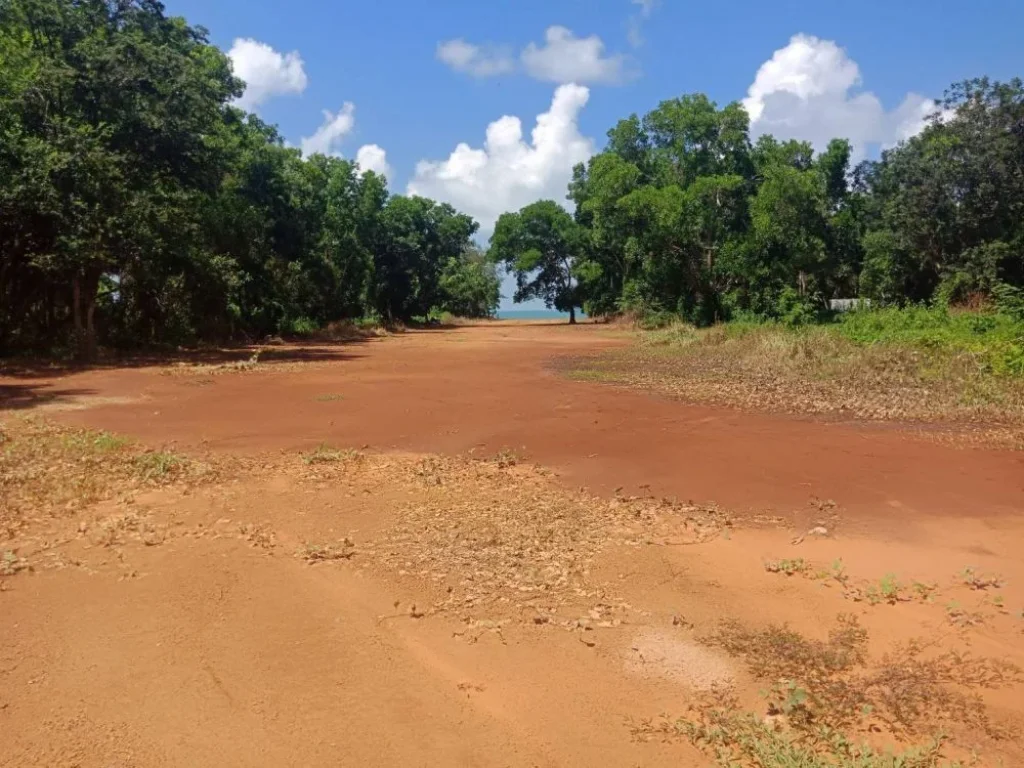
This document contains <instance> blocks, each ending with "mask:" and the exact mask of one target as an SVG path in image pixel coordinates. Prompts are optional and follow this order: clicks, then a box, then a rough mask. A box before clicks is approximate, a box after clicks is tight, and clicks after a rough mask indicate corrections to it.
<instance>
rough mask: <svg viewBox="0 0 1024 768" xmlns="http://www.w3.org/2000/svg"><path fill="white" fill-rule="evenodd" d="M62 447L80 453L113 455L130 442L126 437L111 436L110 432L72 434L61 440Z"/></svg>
mask: <svg viewBox="0 0 1024 768" xmlns="http://www.w3.org/2000/svg"><path fill="white" fill-rule="evenodd" d="M61 442H62V443H63V444H64V447H65V448H67V449H70V450H75V451H80V452H82V453H91V452H96V453H113V452H114V451H119V450H121V449H122V448H124V447H125V446H126V445H128V444H129V443H130V442H131V441H130V440H128V438H126V437H121V436H119V435H113V434H111V433H110V432H86V431H83V432H72V433H69V434H66V435H64V436H63V437H62V438H61Z"/></svg>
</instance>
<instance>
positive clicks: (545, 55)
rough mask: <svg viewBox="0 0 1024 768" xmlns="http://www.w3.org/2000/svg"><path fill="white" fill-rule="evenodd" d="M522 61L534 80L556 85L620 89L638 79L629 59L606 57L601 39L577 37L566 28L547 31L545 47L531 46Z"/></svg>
mask: <svg viewBox="0 0 1024 768" xmlns="http://www.w3.org/2000/svg"><path fill="white" fill-rule="evenodd" d="M521 59H522V61H523V66H524V67H525V68H526V72H527V73H528V74H529V75H530V76H531V77H535V78H537V79H538V80H547V81H549V82H553V83H601V84H604V85H618V84H620V83H623V82H625V81H627V80H630V79H632V78H633V77H635V76H636V72H635V71H634V70H633V69H632V67H631V63H630V61H629V59H628V58H627V57H626V56H623V55H622V54H615V55H612V56H605V55H604V42H603V41H602V40H601V38H600V37H598V36H597V35H591V36H590V37H576V36H575V35H573V33H572V30H570V29H566V28H565V27H558V26H555V27H548V30H547V32H545V33H544V46H543V47H541V46H538V45H537V44H536V43H530V44H529V45H528V46H526V48H525V49H523V53H522V56H521Z"/></svg>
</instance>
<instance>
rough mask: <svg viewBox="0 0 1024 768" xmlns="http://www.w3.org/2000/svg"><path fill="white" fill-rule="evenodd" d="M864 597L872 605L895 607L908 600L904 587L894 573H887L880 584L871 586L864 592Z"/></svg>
mask: <svg viewBox="0 0 1024 768" xmlns="http://www.w3.org/2000/svg"><path fill="white" fill-rule="evenodd" d="M864 596H865V597H866V598H867V601H868V602H869V603H871V604H872V605H878V604H879V603H888V604H889V605H895V604H896V603H899V602H902V601H905V600H907V599H908V598H907V597H906V596H905V595H904V594H903V585H902V584H900V582H899V580H898V579H897V578H896V574H894V573H887V574H885V576H883V577H882V580H881V581H879V582H878V584H872V585H870V586H869V587H868V588H867V589H866V590H865V591H864Z"/></svg>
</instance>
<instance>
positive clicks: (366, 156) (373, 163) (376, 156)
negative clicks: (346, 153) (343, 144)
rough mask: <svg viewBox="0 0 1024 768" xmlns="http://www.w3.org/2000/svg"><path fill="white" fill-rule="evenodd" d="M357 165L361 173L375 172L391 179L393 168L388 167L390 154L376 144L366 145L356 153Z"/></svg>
mask: <svg viewBox="0 0 1024 768" xmlns="http://www.w3.org/2000/svg"><path fill="white" fill-rule="evenodd" d="M356 163H357V164H358V165H359V172H360V173H361V174H362V173H366V172H367V171H373V172H374V173H378V174H380V175H381V176H386V177H387V178H389V179H390V178H391V166H390V165H388V154H387V152H385V151H384V148H383V147H379V146H378V145H376V144H365V145H363V146H361V147H360V148H359V149H358V150H357V151H356Z"/></svg>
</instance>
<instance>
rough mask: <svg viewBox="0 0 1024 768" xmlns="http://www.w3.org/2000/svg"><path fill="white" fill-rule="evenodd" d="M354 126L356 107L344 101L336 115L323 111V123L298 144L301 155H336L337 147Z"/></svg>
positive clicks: (337, 152)
mask: <svg viewBox="0 0 1024 768" xmlns="http://www.w3.org/2000/svg"><path fill="white" fill-rule="evenodd" d="M355 125H356V105H355V104H353V103H352V102H351V101H346V102H345V103H344V104H343V105H342V107H341V109H340V110H338V112H337V113H334V114H332V113H331V112H330V111H329V110H326V109H325V110H324V121H323V123H322V124H321V125H320V127H319V128H317V129H316V131H315V132H314V133H313V135H312V136H306V137H303V139H302V141H301V142H299V146H300V147H301V148H302V154H303V155H305V156H306V157H309V156H310V155H312V154H316V153H320V154H322V155H338V154H340V152H339V150H338V145H339V144H341V141H342V139H344V138H345V137H346V136H347V135H348V134H349V133H351V132H352V129H353V128H355Z"/></svg>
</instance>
